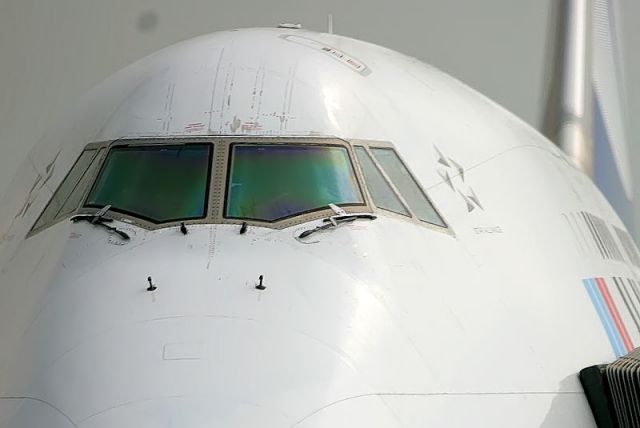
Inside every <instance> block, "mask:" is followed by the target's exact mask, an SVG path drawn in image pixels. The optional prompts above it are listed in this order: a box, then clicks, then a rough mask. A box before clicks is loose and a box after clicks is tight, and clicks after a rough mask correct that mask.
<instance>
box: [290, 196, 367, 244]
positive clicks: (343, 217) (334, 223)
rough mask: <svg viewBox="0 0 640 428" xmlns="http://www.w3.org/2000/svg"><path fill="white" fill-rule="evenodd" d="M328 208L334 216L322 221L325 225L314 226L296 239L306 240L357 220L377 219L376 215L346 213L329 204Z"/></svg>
mask: <svg viewBox="0 0 640 428" xmlns="http://www.w3.org/2000/svg"><path fill="white" fill-rule="evenodd" d="M329 208H331V209H332V210H333V212H334V213H336V214H335V215H332V216H330V217H327V218H325V219H323V220H322V221H323V222H324V223H325V224H322V225H320V226H316V227H314V228H313V229H309V230H305V231H304V232H302V233H301V234H300V235H298V239H303V238H306V237H307V236H309V235H312V234H314V233H316V232H320V231H322V230H327V229H330V228H332V227H338V226H339V225H340V224H343V223H351V222H352V221H354V220H357V219H366V220H375V219H376V218H377V217H376V215H374V214H371V213H347V212H346V211H345V210H343V209H342V208H340V207H339V206H337V205H334V204H329Z"/></svg>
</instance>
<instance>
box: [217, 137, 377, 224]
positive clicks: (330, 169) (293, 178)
mask: <svg viewBox="0 0 640 428" xmlns="http://www.w3.org/2000/svg"><path fill="white" fill-rule="evenodd" d="M231 147H232V155H231V160H230V164H229V178H228V183H227V199H226V204H225V217H228V218H245V219H253V220H262V221H276V220H279V219H283V218H286V217H291V216H294V215H297V214H302V213H306V212H310V211H314V210H318V209H322V208H326V207H327V206H328V205H329V204H331V203H333V204H336V205H362V204H364V199H363V197H362V192H361V191H360V187H359V185H358V181H357V179H356V176H355V173H354V170H353V166H352V164H351V161H350V159H349V154H348V152H347V149H346V148H344V147H340V146H315V145H257V144H247V145H241V144H234V145H232V146H231Z"/></svg>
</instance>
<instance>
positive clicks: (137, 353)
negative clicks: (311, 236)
mask: <svg viewBox="0 0 640 428" xmlns="http://www.w3.org/2000/svg"><path fill="white" fill-rule="evenodd" d="M77 231H78V233H82V234H83V236H82V237H80V238H78V239H74V240H72V241H71V242H70V244H69V247H68V248H67V253H68V255H66V256H65V257H66V258H65V259H63V260H62V263H64V268H61V269H60V270H59V272H58V274H57V276H56V277H55V278H54V279H53V280H52V283H51V285H50V287H49V290H50V291H49V294H48V296H47V298H46V302H45V303H44V304H43V307H42V309H41V310H40V312H39V313H38V316H37V319H36V320H34V321H33V323H32V324H31V327H30V328H29V330H28V332H27V334H26V335H25V338H24V340H23V343H24V345H23V348H22V349H20V350H19V352H17V353H16V355H19V356H20V357H19V358H18V359H17V360H16V361H15V362H14V363H13V364H12V371H13V372H14V374H13V375H12V379H13V381H12V384H14V385H16V386H15V387H14V388H13V389H14V390H16V391H19V392H20V393H22V394H23V395H24V396H29V397H37V398H38V399H40V400H42V401H43V402H47V403H51V404H52V406H55V408H58V409H61V410H62V411H63V412H64V414H66V415H67V416H68V418H69V420H70V421H73V424H72V425H73V426H78V427H83V428H84V427H92V428H93V427H114V426H117V427H136V428H140V427H147V426H148V427H156V426H162V427H168V426H177V427H181V428H182V427H185V428H186V427H199V426H207V427H210V426H230V427H233V426H238V427H245V426H256V425H260V426H293V425H295V424H299V426H321V425H322V424H323V423H320V422H318V421H324V420H325V419H327V418H329V419H330V420H332V422H331V423H329V425H339V424H337V422H335V423H334V422H333V419H331V418H334V416H333V415H337V416H335V417H336V418H338V417H339V415H348V416H349V417H348V418H347V420H360V419H362V420H363V422H362V424H364V426H376V424H377V423H378V422H379V421H382V422H386V423H385V424H382V426H390V425H391V426H393V425H396V424H395V423H393V416H392V415H391V414H390V410H388V408H387V406H386V405H385V404H384V401H383V399H381V398H376V397H375V394H376V393H378V392H379V391H381V390H382V391H404V390H415V389H417V388H418V387H420V385H424V384H425V383H426V384H429V385H436V381H435V380H434V378H433V375H432V373H431V371H430V370H429V368H428V367H426V366H425V364H424V362H423V360H422V359H423V357H422V356H421V354H420V353H419V352H417V351H416V349H415V347H414V346H413V345H412V344H411V342H410V341H408V340H407V339H406V335H407V333H406V332H403V331H402V330H401V327H400V326H399V324H398V323H397V322H396V321H395V320H394V318H393V316H392V314H391V313H390V312H389V309H388V307H387V306H385V304H384V303H383V302H382V301H381V300H380V299H379V298H378V297H377V295H376V294H375V293H374V291H373V289H372V287H371V286H370V284H369V283H367V282H365V281H364V280H362V279H360V278H361V277H363V276H364V275H363V274H362V275H361V273H362V272H363V271H362V269H364V268H363V267H362V264H363V263H364V262H361V261H359V260H358V259H355V258H354V260H352V261H351V262H350V263H340V264H338V263H330V262H328V261H327V260H325V259H324V258H322V257H319V256H318V255H317V254H315V253H312V252H311V250H309V249H308V248H311V247H307V246H303V244H299V243H297V242H295V241H293V240H285V239H283V238H280V239H276V238H275V237H274V236H273V235H274V234H273V232H272V231H270V230H258V229H254V230H251V231H250V232H249V233H248V234H246V235H239V234H238V228H237V226H229V227H220V226H201V227H195V226H192V227H191V228H190V230H189V234H188V235H186V236H184V235H182V234H179V232H176V231H173V230H160V231H157V232H150V233H148V234H147V235H144V234H143V233H142V232H140V231H137V233H138V234H137V235H136V237H135V238H134V239H132V240H131V242H129V243H127V244H126V245H123V246H115V245H110V244H109V243H108V242H106V240H105V239H104V234H103V233H102V232H103V231H102V230H95V229H94V228H92V226H91V225H80V226H78V228H77ZM132 236H133V233H132ZM316 239H318V240H319V241H320V238H319V237H318V238H316ZM345 239H346V238H345ZM290 241H293V242H290ZM316 245H323V244H321V243H319V244H316ZM345 248H348V250H349V251H350V253H351V252H353V251H354V250H353V249H352V248H351V247H345ZM238 254H241V255H242V257H241V258H239V257H238ZM362 257H364V256H362ZM260 276H262V277H263V286H264V287H266V288H265V289H262V290H261V289H259V288H256V286H257V285H259V278H260ZM148 277H151V283H152V284H153V285H154V287H155V289H153V290H149V288H153V287H150V283H149V281H148ZM434 387H435V386H434ZM365 396H366V397H371V398H366V399H365V398H362V399H358V400H353V398H354V397H365ZM345 401H348V403H347V402H345ZM361 403H366V406H365V405H361ZM369 419H372V420H371V421H370V420H369ZM314 424H315V425H314ZM0 426H1V425H0ZM9 426H10V427H11V428H33V427H38V426H51V424H49V425H46V424H44V425H43V424H38V423H25V424H14V425H9ZM62 427H64V425H61V428H62ZM64 428H66V427H64Z"/></svg>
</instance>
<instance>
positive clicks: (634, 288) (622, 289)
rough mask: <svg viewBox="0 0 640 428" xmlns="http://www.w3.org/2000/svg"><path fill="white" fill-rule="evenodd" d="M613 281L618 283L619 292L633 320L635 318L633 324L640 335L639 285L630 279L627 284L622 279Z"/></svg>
mask: <svg viewBox="0 0 640 428" xmlns="http://www.w3.org/2000/svg"><path fill="white" fill-rule="evenodd" d="M613 281H614V282H615V283H616V287H617V288H618V292H619V293H620V296H622V300H623V301H624V304H625V306H626V307H627V310H628V311H629V313H630V314H631V318H633V323H634V324H635V325H636V329H637V330H638V333H640V288H638V284H637V283H636V282H635V281H634V280H632V279H628V278H627V280H626V283H625V280H624V279H622V278H613Z"/></svg>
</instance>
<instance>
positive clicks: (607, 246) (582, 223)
mask: <svg viewBox="0 0 640 428" xmlns="http://www.w3.org/2000/svg"><path fill="white" fill-rule="evenodd" d="M563 215H564V216H565V218H566V219H567V222H568V224H569V227H570V228H571V229H572V232H573V234H574V236H575V238H576V241H577V243H578V244H579V247H580V250H581V251H582V249H583V248H584V249H585V253H589V252H595V254H596V255H599V256H600V257H602V258H603V259H604V260H617V261H619V262H624V261H625V257H624V255H623V253H622V250H620V245H619V244H618V243H617V242H616V239H615V237H614V234H613V233H612V232H611V229H609V226H608V225H607V223H605V221H604V220H602V219H601V218H600V217H598V216H596V215H593V214H591V213H589V212H586V211H579V212H576V213H568V214H563ZM613 229H614V230H615V232H616V235H617V236H618V240H619V241H620V243H621V244H622V247H623V249H624V252H625V253H626V254H627V258H628V259H629V261H630V262H631V263H633V264H636V263H638V264H637V265H636V266H638V267H640V255H639V254H638V252H637V250H636V248H635V246H634V245H633V242H632V241H631V238H630V237H628V236H626V239H627V240H628V241H629V242H626V241H625V235H627V234H626V232H625V231H623V230H620V229H618V228H616V227H615V226H613ZM589 249H590V250H589Z"/></svg>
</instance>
